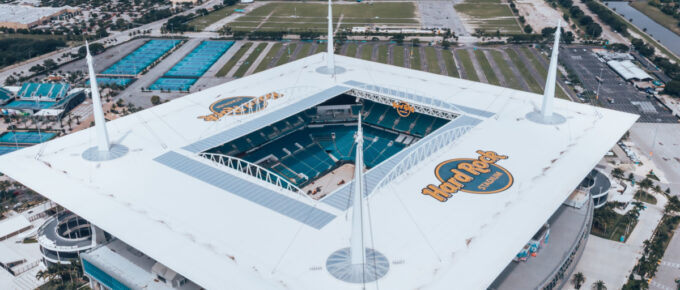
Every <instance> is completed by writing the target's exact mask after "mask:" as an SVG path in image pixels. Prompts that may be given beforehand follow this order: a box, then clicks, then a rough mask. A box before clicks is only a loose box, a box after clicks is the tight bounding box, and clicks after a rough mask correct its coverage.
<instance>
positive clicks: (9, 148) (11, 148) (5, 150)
mask: <svg viewBox="0 0 680 290" xmlns="http://www.w3.org/2000/svg"><path fill="white" fill-rule="evenodd" d="M21 148H22V147H14V146H0V155H3V154H7V153H10V152H14V151H17V150H19V149H21Z"/></svg>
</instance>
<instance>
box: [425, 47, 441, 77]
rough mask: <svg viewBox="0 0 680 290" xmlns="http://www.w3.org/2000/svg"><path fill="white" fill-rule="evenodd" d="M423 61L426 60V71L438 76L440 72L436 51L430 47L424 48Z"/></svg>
mask: <svg viewBox="0 0 680 290" xmlns="http://www.w3.org/2000/svg"><path fill="white" fill-rule="evenodd" d="M425 59H427V70H428V71H429V72H431V73H435V74H440V73H441V72H442V70H441V68H440V67H439V59H438V58H437V51H435V50H434V47H432V46H426V47H425Z"/></svg>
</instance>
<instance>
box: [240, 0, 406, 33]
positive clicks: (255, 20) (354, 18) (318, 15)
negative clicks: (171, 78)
mask: <svg viewBox="0 0 680 290" xmlns="http://www.w3.org/2000/svg"><path fill="white" fill-rule="evenodd" d="M415 11H416V7H415V4H414V3H412V2H390V3H372V4H369V3H356V2H346V3H345V4H334V5H333V21H334V23H335V24H337V23H338V20H339V19H340V16H341V15H342V21H341V23H340V25H341V27H350V26H366V25H383V24H384V25H390V26H419V20H418V18H417V16H416V14H415ZM327 13H328V8H327V6H326V4H325V3H324V2H318V3H279V2H276V3H267V4H265V5H263V6H261V7H258V8H256V9H254V10H253V11H251V12H250V13H248V14H247V15H245V16H242V17H239V18H238V19H236V21H234V22H232V23H230V24H229V26H230V27H232V29H233V30H247V31H250V30H252V29H253V28H255V27H257V26H258V25H261V27H260V30H292V31H295V30H298V31H300V30H315V31H325V30H326V27H327V26H326V15H327Z"/></svg>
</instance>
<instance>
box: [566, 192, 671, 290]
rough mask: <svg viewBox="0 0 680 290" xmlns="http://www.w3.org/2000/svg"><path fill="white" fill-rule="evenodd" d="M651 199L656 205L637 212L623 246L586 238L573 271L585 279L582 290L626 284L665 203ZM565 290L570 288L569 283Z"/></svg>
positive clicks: (612, 242) (655, 195) (661, 214)
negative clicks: (581, 253) (579, 273)
mask: <svg viewBox="0 0 680 290" xmlns="http://www.w3.org/2000/svg"><path fill="white" fill-rule="evenodd" d="M654 197H655V198H656V200H657V204H656V205H650V204H647V203H645V206H646V207H647V208H646V209H644V210H642V212H640V217H639V218H638V223H637V225H636V226H635V229H633V232H632V233H631V234H630V236H629V237H628V240H627V241H626V242H625V243H620V242H616V241H612V240H608V239H604V238H600V237H597V236H594V235H590V237H589V238H588V243H587V244H586V249H585V251H584V252H583V257H582V258H581V260H580V261H579V263H578V264H577V265H576V269H575V270H574V273H578V272H581V273H583V275H584V276H585V279H586V280H585V283H583V287H581V288H582V289H589V288H590V285H591V284H593V283H595V281H597V280H602V281H603V282H604V283H605V285H606V286H607V288H608V289H621V287H623V285H624V284H626V281H628V276H629V275H630V273H631V272H632V271H633V267H635V264H637V261H638V259H639V258H640V257H641V256H642V248H643V246H644V244H643V242H644V241H645V240H648V239H650V238H651V237H652V233H653V232H654V229H656V226H657V225H658V224H659V221H661V217H662V216H663V208H664V207H665V206H666V203H667V202H668V199H666V197H665V196H664V195H661V194H656V193H654ZM569 279H571V277H570V278H569ZM565 289H574V288H573V285H572V284H571V283H569V284H568V285H567V286H566V287H565Z"/></svg>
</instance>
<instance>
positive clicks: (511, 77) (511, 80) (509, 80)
mask: <svg viewBox="0 0 680 290" xmlns="http://www.w3.org/2000/svg"><path fill="white" fill-rule="evenodd" d="M491 56H492V57H493V60H494V62H495V63H496V65H497V66H498V67H499V68H500V70H501V73H502V74H503V78H505V82H506V84H507V85H508V86H510V87H511V88H513V89H516V90H521V89H522V87H521V86H520V84H519V80H517V77H516V76H515V74H514V73H512V70H510V67H509V64H508V63H507V62H506V61H505V59H504V58H503V54H501V52H500V51H496V50H492V51H491Z"/></svg>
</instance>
